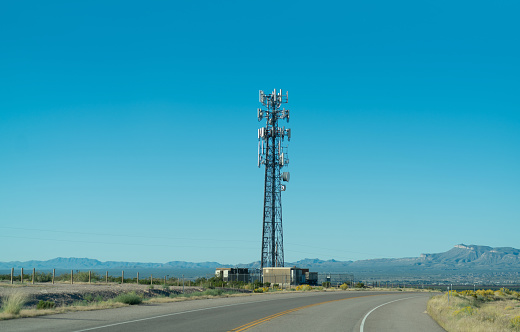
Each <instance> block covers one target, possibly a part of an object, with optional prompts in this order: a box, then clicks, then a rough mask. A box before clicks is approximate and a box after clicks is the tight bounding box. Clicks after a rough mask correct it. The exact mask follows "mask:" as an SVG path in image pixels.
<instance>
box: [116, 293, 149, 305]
mask: <svg viewBox="0 0 520 332" xmlns="http://www.w3.org/2000/svg"><path fill="white" fill-rule="evenodd" d="M114 301H116V302H121V303H126V304H130V305H133V304H140V303H141V302H143V299H142V298H141V297H140V296H139V295H137V294H136V293H135V292H129V293H124V294H119V295H118V296H116V297H115V299H114Z"/></svg>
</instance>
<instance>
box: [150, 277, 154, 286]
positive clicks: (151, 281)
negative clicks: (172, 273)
mask: <svg viewBox="0 0 520 332" xmlns="http://www.w3.org/2000/svg"><path fill="white" fill-rule="evenodd" d="M150 286H153V275H152V274H150Z"/></svg>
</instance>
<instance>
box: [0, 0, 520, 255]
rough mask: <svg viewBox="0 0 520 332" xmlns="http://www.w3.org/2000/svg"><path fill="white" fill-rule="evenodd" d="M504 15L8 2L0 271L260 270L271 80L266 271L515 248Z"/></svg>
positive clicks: (1, 32)
mask: <svg viewBox="0 0 520 332" xmlns="http://www.w3.org/2000/svg"><path fill="white" fill-rule="evenodd" d="M519 9H520V4H518V3H517V2H513V1H504V2H500V3H497V4H492V5H491V4H489V3H487V2H483V1H477V2H474V1H473V2H469V1H462V2H456V3H451V2H421V3H418V2H414V1H398V2H393V3H388V2H384V1H371V2H365V3H344V2H334V1H330V2H325V3H319V4H316V3H314V2H312V3H311V2H305V1H304V2H302V1H298V2H296V1H289V2H284V3H283V4H280V3H278V2H264V3H262V5H260V4H258V3H234V2H218V3H215V2H204V1H203V2H183V3H171V4H170V3H163V2H156V1H152V2H147V3H146V5H143V4H142V3H140V2H135V1H126V2H120V1H108V2H103V3H100V2H88V3H81V2H80V3H76V2H67V1H50V2H45V3H43V2H38V1H26V2H23V3H18V2H9V3H6V4H4V6H3V11H2V13H0V41H1V43H2V46H3V47H2V52H0V72H1V73H2V75H1V77H0V91H2V92H0V94H1V98H0V261H27V260H48V259H52V258H55V257H60V256H61V257H63V256H68V257H85V256H89V257H95V259H98V260H100V261H137V262H141V261H157V262H168V261H189V262H199V261H216V262H225V264H238V263H243V262H252V261H258V260H260V255H261V232H262V204H263V181H264V170H263V169H259V168H257V166H256V163H257V159H256V158H257V155H256V154H257V129H258V128H259V127H260V126H261V125H262V123H259V122H258V121H257V118H256V109H257V108H258V107H260V104H259V103H258V91H259V90H264V91H271V90H273V89H283V90H284V91H288V92H289V103H288V104H287V105H284V106H287V107H286V108H288V109H290V110H291V119H290V123H289V125H288V126H289V127H290V128H291V129H292V138H291V142H290V144H289V154H288V155H289V159H290V164H289V166H288V168H287V171H289V172H291V181H290V182H289V183H288V185H287V191H285V192H284V193H283V195H282V204H283V232H284V249H285V261H287V262H294V261H298V260H300V259H303V258H305V257H315V258H319V259H322V260H329V259H336V260H341V261H347V260H361V259H372V258H401V257H418V256H419V255H420V254H422V253H437V252H444V251H447V250H449V249H450V248H452V247H453V246H454V245H455V244H460V243H466V244H478V245H486V246H491V247H515V246H518V245H517V243H518V239H517V234H518V233H519V232H520V223H519V222H518V221H519V220H520V209H519V204H518V202H520V172H519V171H518V170H519V169H520V149H519V146H520V101H519V98H518V91H519V88H520V82H519V80H518V78H519V77H520V62H519V61H518V59H520V46H519V45H518V43H517V42H515V41H516V40H517V39H518V37H517V31H518V30H519V26H518V25H519V24H518V19H517V17H516V16H517V15H516V14H517V13H518V11H519Z"/></svg>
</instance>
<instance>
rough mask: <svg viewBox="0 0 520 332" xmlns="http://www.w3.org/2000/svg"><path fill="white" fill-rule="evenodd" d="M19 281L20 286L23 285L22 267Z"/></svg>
mask: <svg viewBox="0 0 520 332" xmlns="http://www.w3.org/2000/svg"><path fill="white" fill-rule="evenodd" d="M20 281H21V282H22V284H23V267H22V269H21V271H20Z"/></svg>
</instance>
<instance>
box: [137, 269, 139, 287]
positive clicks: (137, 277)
mask: <svg viewBox="0 0 520 332" xmlns="http://www.w3.org/2000/svg"><path fill="white" fill-rule="evenodd" d="M137 284H138V285H139V272H137Z"/></svg>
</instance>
